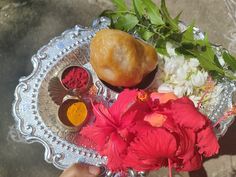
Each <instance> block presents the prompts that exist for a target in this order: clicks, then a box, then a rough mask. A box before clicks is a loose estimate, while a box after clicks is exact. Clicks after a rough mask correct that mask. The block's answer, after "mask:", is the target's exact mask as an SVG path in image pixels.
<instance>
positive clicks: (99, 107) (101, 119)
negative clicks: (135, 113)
mask: <svg viewBox="0 0 236 177" xmlns="http://www.w3.org/2000/svg"><path fill="white" fill-rule="evenodd" d="M93 113H94V115H95V118H96V119H95V123H96V125H98V126H107V125H112V126H114V120H113V118H112V116H111V114H110V112H109V110H108V109H107V108H106V107H105V106H104V105H103V104H101V103H99V104H96V105H95V106H94V105H93Z"/></svg>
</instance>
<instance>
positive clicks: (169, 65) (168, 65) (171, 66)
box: [164, 58, 177, 75]
mask: <svg viewBox="0 0 236 177" xmlns="http://www.w3.org/2000/svg"><path fill="white" fill-rule="evenodd" d="M176 68H177V66H176V64H175V63H174V61H173V60H172V59H170V58H169V59H167V60H166V62H165V66H164V71H165V73H166V74H168V75H169V74H173V73H174V72H175V70H176Z"/></svg>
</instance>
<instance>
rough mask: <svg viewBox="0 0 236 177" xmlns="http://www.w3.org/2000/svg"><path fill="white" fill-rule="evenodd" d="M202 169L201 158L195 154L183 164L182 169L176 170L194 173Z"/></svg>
mask: <svg viewBox="0 0 236 177" xmlns="http://www.w3.org/2000/svg"><path fill="white" fill-rule="evenodd" d="M201 167H202V156H201V155H200V154H198V153H196V154H195V155H194V156H193V157H192V158H191V159H189V160H188V161H186V162H185V163H183V167H182V168H179V169H177V170H178V171H188V172H189V171H194V170H198V169H200V168H201Z"/></svg>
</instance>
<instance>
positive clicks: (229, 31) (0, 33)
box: [0, 0, 236, 177]
mask: <svg viewBox="0 0 236 177" xmlns="http://www.w3.org/2000/svg"><path fill="white" fill-rule="evenodd" d="M155 2H157V3H159V1H157V0H156V1H155ZM166 2H167V5H168V7H169V9H170V12H171V14H172V15H176V14H177V13H178V12H180V11H181V10H183V14H182V18H181V20H182V21H184V22H186V23H191V22H193V21H194V22H195V24H196V26H197V27H199V28H200V29H201V30H202V31H205V32H207V33H208V35H209V38H210V40H211V41H212V43H215V44H222V45H223V46H224V47H225V48H227V49H229V50H230V51H231V52H232V53H233V54H234V55H235V54H236V1H235V0H207V1H206V0H166ZM110 8H113V7H112V4H111V2H110V0H68V1H66V0H64V1H63V0H0V177H32V176H34V177H58V176H59V174H60V173H61V171H60V170H58V169H56V168H55V167H54V166H53V165H51V164H48V163H46V162H45V161H44V148H43V146H42V145H40V144H30V145H28V144H24V143H17V142H15V141H13V140H12V139H11V137H10V136H9V131H10V129H11V126H12V125H13V124H14V119H13V117H12V115H11V104H12V102H13V99H14V89H15V87H16V85H17V84H18V79H19V78H20V77H21V76H26V75H29V74H30V73H31V72H32V64H31V62H30V58H31V56H32V55H33V54H35V53H36V52H37V50H38V49H39V48H40V47H41V46H43V45H45V44H47V43H48V42H49V40H50V39H52V38H53V37H55V36H58V35H60V34H61V33H62V32H63V31H65V30H67V29H69V28H72V27H74V26H75V25H76V24H80V25H83V26H89V25H90V24H91V23H92V21H93V20H94V19H95V18H96V17H97V16H98V15H99V14H100V13H101V12H102V11H103V10H105V9H110ZM220 144H221V151H220V155H218V156H216V157H215V158H213V159H210V160H206V161H205V163H204V168H202V169H201V170H199V171H197V172H192V173H190V174H188V173H175V175H174V176H175V177H181V176H182V177H188V176H191V177H207V176H208V177H233V176H236V124H233V125H232V126H231V128H230V129H229V131H228V132H227V134H226V135H225V136H224V137H223V138H222V139H220ZM150 176H152V177H165V176H166V177H167V171H166V169H162V170H160V171H158V172H153V173H151V174H150Z"/></svg>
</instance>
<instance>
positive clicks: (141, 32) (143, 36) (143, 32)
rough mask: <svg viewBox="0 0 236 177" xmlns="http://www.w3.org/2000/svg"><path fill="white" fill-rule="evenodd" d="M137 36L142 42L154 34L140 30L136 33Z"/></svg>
mask: <svg viewBox="0 0 236 177" xmlns="http://www.w3.org/2000/svg"><path fill="white" fill-rule="evenodd" d="M138 34H139V36H140V37H141V38H142V39H143V40H145V41H148V40H149V39H150V38H151V37H152V36H153V35H154V34H155V33H153V32H151V31H149V30H146V29H143V28H141V29H140V30H139V31H138Z"/></svg>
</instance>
